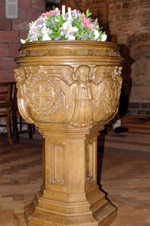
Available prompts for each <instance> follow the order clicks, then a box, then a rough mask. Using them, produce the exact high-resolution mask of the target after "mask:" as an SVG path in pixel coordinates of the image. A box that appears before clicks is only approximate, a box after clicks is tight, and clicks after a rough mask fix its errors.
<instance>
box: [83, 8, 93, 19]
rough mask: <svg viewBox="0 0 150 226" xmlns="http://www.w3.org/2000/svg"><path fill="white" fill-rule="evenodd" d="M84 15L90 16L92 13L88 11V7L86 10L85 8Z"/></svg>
mask: <svg viewBox="0 0 150 226" xmlns="http://www.w3.org/2000/svg"><path fill="white" fill-rule="evenodd" d="M85 15H86V17H87V18H88V17H90V16H91V15H92V13H91V12H90V10H89V9H87V10H86V14H85Z"/></svg>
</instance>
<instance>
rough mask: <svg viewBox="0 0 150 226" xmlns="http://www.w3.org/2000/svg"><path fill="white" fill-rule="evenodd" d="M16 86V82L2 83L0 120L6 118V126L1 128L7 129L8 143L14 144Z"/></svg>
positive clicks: (0, 86) (0, 125)
mask: <svg viewBox="0 0 150 226" xmlns="http://www.w3.org/2000/svg"><path fill="white" fill-rule="evenodd" d="M15 90H16V85H15V82H0V118H5V120H6V124H1V123H0V127H6V129H7V135H8V141H9V143H10V144H11V143H13V138H12V134H13V132H12V128H13V123H12V115H13V108H14V97H15Z"/></svg>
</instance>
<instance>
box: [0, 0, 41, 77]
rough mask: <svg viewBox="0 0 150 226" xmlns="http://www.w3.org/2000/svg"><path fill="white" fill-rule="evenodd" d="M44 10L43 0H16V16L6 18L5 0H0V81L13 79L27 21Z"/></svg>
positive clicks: (33, 18)
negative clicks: (15, 17)
mask: <svg viewBox="0 0 150 226" xmlns="http://www.w3.org/2000/svg"><path fill="white" fill-rule="evenodd" d="M43 11H45V0H18V18H17V19H6V15H5V0H0V82H5V81H13V80H14V73H13V70H14V68H15V67H16V63H15V61H14V60H15V58H16V57H17V56H18V49H19V47H20V39H21V38H25V37H26V35H27V29H28V23H29V22H31V21H33V20H35V19H36V18H37V17H38V16H39V15H40V14H41V12H43Z"/></svg>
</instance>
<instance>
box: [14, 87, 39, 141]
mask: <svg viewBox="0 0 150 226" xmlns="http://www.w3.org/2000/svg"><path fill="white" fill-rule="evenodd" d="M16 91H17V90H16V89H15V95H14V106H13V141H14V142H15V143H17V142H19V135H20V134H23V133H28V136H29V139H32V138H33V134H34V132H35V129H34V128H35V127H34V125H31V124H28V123H26V122H25V121H24V120H23V118H22V116H21V115H20V113H19V111H18V107H17V97H16ZM24 126H26V128H24Z"/></svg>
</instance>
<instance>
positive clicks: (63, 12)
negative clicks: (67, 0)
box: [62, 5, 65, 16]
mask: <svg viewBox="0 0 150 226" xmlns="http://www.w3.org/2000/svg"><path fill="white" fill-rule="evenodd" d="M62 16H65V5H62Z"/></svg>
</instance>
